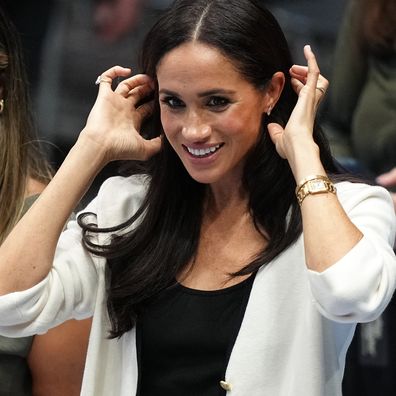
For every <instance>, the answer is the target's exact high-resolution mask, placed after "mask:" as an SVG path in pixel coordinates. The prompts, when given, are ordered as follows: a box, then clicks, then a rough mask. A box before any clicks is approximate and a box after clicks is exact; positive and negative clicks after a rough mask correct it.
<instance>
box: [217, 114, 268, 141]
mask: <svg viewBox="0 0 396 396" xmlns="http://www.w3.org/2000/svg"><path fill="white" fill-rule="evenodd" d="M261 121H262V116H261V114H260V113H252V112H251V111H248V112H245V113H238V114H235V116H232V117H228V118H227V119H225V120H223V123H222V129H223V130H224V131H227V134H228V135H229V136H232V137H233V138H234V139H235V140H238V141H246V140H248V141H256V140H257V137H258V135H259V133H260V131H261Z"/></svg>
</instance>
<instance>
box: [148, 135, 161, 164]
mask: <svg viewBox="0 0 396 396" xmlns="http://www.w3.org/2000/svg"><path fill="white" fill-rule="evenodd" d="M144 145H145V156H146V158H145V159H149V158H151V157H152V156H153V155H155V154H157V153H158V152H159V151H160V150H161V147H162V136H158V137H156V138H154V139H150V140H146V141H145V144H144Z"/></svg>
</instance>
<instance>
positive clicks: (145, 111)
mask: <svg viewBox="0 0 396 396" xmlns="http://www.w3.org/2000/svg"><path fill="white" fill-rule="evenodd" d="M153 110H154V101H153V100H152V101H150V102H147V103H145V104H143V105H141V106H139V107H138V108H137V109H136V111H137V112H138V113H139V115H140V117H141V119H142V120H144V119H146V118H147V117H149V116H151V114H153Z"/></svg>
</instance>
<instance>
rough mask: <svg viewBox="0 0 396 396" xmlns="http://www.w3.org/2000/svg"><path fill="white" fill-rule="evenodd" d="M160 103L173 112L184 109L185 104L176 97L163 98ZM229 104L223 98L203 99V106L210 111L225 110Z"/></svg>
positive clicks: (226, 99) (229, 102)
mask: <svg viewBox="0 0 396 396" xmlns="http://www.w3.org/2000/svg"><path fill="white" fill-rule="evenodd" d="M160 102H161V103H163V104H164V105H166V106H168V107H170V108H171V109H173V110H181V109H183V108H185V107H186V105H185V103H184V102H183V101H182V100H181V99H179V98H178V97H176V96H165V97H163V98H161V99H160ZM230 104H231V101H230V99H228V98H225V97H223V96H210V97H208V98H205V99H204V102H203V106H205V107H207V108H209V109H210V110H212V111H222V110H225V109H226V108H227V107H228V106H229V105H230Z"/></svg>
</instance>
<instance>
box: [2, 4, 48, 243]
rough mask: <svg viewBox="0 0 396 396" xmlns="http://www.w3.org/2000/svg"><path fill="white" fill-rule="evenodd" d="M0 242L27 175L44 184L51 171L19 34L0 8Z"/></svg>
mask: <svg viewBox="0 0 396 396" xmlns="http://www.w3.org/2000/svg"><path fill="white" fill-rule="evenodd" d="M0 90H1V93H2V95H1V98H0V99H4V110H3V112H2V113H1V114H0V243H1V242H2V241H3V240H4V238H5V237H6V236H7V234H8V233H9V232H10V231H11V229H12V228H13V226H14V225H15V223H16V222H17V221H18V220H19V218H20V216H21V213H22V209H23V203H24V198H25V190H26V184H27V180H28V178H29V177H30V178H33V179H35V180H38V181H40V182H43V183H47V182H48V181H49V180H50V178H51V170H50V167H49V166H48V164H47V162H46V161H45V159H44V156H43V154H42V152H41V150H40V147H39V144H38V140H37V137H36V133H35V129H34V123H33V121H32V115H31V110H30V107H29V103H30V100H29V95H28V82H27V78H26V74H25V69H24V63H23V59H22V51H21V45H20V41H19V36H18V34H17V31H16V29H15V27H14V26H13V25H12V23H11V22H10V19H9V18H8V17H7V16H6V15H5V13H4V12H3V10H1V9H0Z"/></svg>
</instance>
